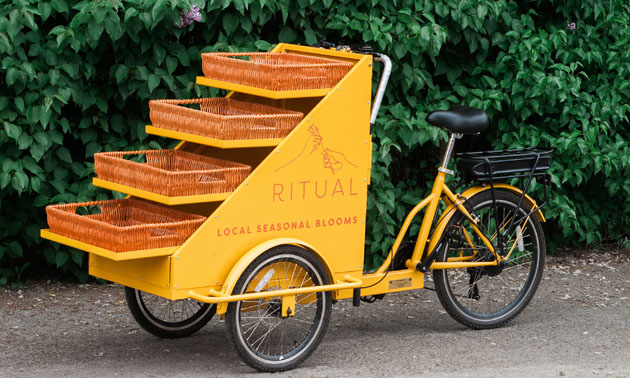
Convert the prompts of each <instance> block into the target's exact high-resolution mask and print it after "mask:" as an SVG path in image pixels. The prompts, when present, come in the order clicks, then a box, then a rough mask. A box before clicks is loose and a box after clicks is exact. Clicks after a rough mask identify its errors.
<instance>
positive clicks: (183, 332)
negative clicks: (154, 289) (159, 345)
mask: <svg viewBox="0 0 630 378" xmlns="http://www.w3.org/2000/svg"><path fill="white" fill-rule="evenodd" d="M125 299H126V300H127V306H128V307H129V311H130V312H131V315H132V316H133V317H134V319H135V320H136V321H137V322H138V324H139V325H140V326H141V327H142V328H144V330H145V331H147V332H149V333H151V334H153V335H155V336H157V337H162V338H165V339H176V338H180V337H186V336H189V335H191V334H193V333H195V332H197V331H198V330H200V329H201V328H202V327H203V326H204V325H206V323H208V322H209V321H210V319H212V317H213V316H214V314H215V312H216V308H217V306H216V305H214V304H213V305H210V304H207V303H201V302H197V301H195V300H192V299H180V300H177V301H171V300H168V299H165V298H162V297H159V296H157V295H153V294H149V293H147V292H144V291H141V290H137V289H134V288H131V287H127V286H125Z"/></svg>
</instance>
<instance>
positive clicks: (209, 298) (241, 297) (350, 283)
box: [188, 275, 363, 314]
mask: <svg viewBox="0 0 630 378" xmlns="http://www.w3.org/2000/svg"><path fill="white" fill-rule="evenodd" d="M362 284H363V281H362V280H360V279H358V278H354V277H352V276H350V275H346V276H345V277H344V278H343V281H337V282H336V283H334V284H329V285H320V286H309V287H300V288H294V289H281V290H273V291H263V292H260V293H246V294H235V295H231V294H225V293H224V292H222V291H216V290H210V292H209V293H208V295H202V294H199V293H197V292H196V291H194V290H191V291H189V292H188V297H190V298H192V299H195V300H198V301H199V302H204V303H219V304H222V303H229V302H238V301H247V300H254V299H261V298H271V297H285V296H289V295H297V294H308V293H319V292H322V291H334V290H347V289H355V288H357V287H360V286H361V285H362ZM217 313H218V314H222V313H224V311H223V312H219V308H218V307H217Z"/></svg>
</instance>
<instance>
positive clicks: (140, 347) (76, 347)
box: [0, 252, 630, 378]
mask: <svg viewBox="0 0 630 378" xmlns="http://www.w3.org/2000/svg"><path fill="white" fill-rule="evenodd" d="M629 297H630V253H628V252H607V253H604V252H599V253H592V252H583V253H579V254H578V255H577V257H576V256H570V255H567V254H563V255H561V256H559V257H550V258H549V261H548V264H547V270H546V273H545V277H544V279H543V282H542V283H541V287H540V289H539V291H538V293H537V295H536V298H535V299H534V301H533V302H532V303H531V304H530V306H529V307H528V308H527V309H526V310H525V311H524V312H523V313H522V314H521V315H520V316H519V317H518V318H517V319H516V320H515V321H513V322H512V323H511V324H509V325H507V326H506V327H503V328H500V329H494V330H487V331H472V330H469V329H466V328H464V327H462V326H460V325H459V324H458V323H456V322H455V321H453V320H452V319H451V318H450V317H449V316H448V315H447V314H446V313H445V312H444V311H443V310H442V308H441V306H440V304H439V302H438V300H437V297H436V295H435V293H434V292H432V291H428V290H423V291H415V292H411V293H402V294H396V295H389V296H387V297H385V299H384V300H382V301H377V302H376V303H374V304H362V305H361V307H359V308H354V307H352V306H351V302H349V301H343V302H339V303H337V304H336V305H335V307H334V310H333V314H332V318H331V323H330V326H329V329H328V333H327V334H326V336H325V338H324V340H323V342H322V344H321V345H320V346H319V348H318V349H317V350H316V351H315V353H314V354H313V355H312V356H311V357H310V358H309V359H308V360H306V362H305V363H304V364H303V365H301V366H300V367H299V368H297V369H295V370H292V371H289V372H286V373H282V374H275V375H274V376H276V377H278V376H280V377H284V376H292V377H304V376H306V377H311V376H315V377H321V376H330V377H340V376H348V377H354V376H361V377H383V376H387V377H390V376H421V375H424V376H428V377H440V376H444V377H445V376H449V377H451V376H455V377H503V376H509V377H512V376H514V377H559V376H567V377H599V376H605V377H630V299H629ZM250 374H251V375H252V376H256V377H265V376H267V375H268V374H257V373H255V372H254V371H253V370H252V369H250V368H249V367H248V366H246V365H245V364H243V363H242V362H241V361H240V359H239V358H238V356H237V354H236V353H235V352H233V351H232V349H231V347H230V345H229V341H228V340H227V337H226V332H225V329H224V324H223V322H222V321H221V320H220V319H218V318H217V319H213V320H212V321H211V322H210V324H209V325H208V326H206V327H205V328H204V329H202V330H201V331H200V332H198V333H197V334H195V335H193V336H191V337H189V338H186V339H179V340H161V339H158V338H155V337H153V336H151V335H149V334H147V333H146V332H144V331H143V330H142V329H140V328H139V327H138V326H137V324H136V323H135V322H134V320H133V319H132V318H131V316H130V315H129V312H128V310H127V308H126V305H125V303H124V296H123V292H122V288H121V287H120V286H116V285H109V286H103V285H68V284H59V283H45V282H30V283H27V285H26V287H25V288H24V289H22V290H16V289H7V288H4V289H0V377H16V378H17V377H213V376H237V375H238V376H240V375H250Z"/></svg>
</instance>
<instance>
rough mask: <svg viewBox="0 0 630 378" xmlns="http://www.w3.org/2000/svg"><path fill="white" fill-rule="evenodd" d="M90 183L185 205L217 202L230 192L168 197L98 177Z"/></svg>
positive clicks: (159, 201) (226, 196) (150, 198)
mask: <svg viewBox="0 0 630 378" xmlns="http://www.w3.org/2000/svg"><path fill="white" fill-rule="evenodd" d="M92 185H94V186H98V187H99V188H104V189H109V190H113V191H116V192H120V193H125V194H129V195H132V196H134V197H139V198H144V199H148V200H151V201H153V202H158V203H163V204H165V205H169V206H173V205H186V204H191V203H205V202H219V201H223V200H225V199H226V198H228V197H229V196H230V194H231V192H230V193H211V194H197V195H192V196H181V197H169V196H165V195H163V194H157V193H153V192H149V191H146V190H142V189H138V188H134V187H131V186H127V185H123V184H117V183H115V182H111V181H105V180H102V179H100V178H98V177H94V178H92Z"/></svg>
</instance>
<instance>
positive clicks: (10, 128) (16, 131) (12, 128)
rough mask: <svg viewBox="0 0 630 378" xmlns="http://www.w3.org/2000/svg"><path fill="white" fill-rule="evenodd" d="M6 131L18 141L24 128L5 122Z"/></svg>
mask: <svg viewBox="0 0 630 378" xmlns="http://www.w3.org/2000/svg"><path fill="white" fill-rule="evenodd" d="M4 131H6V132H7V135H8V136H9V138H12V139H15V140H16V141H17V140H18V138H19V137H20V134H21V133H22V130H21V129H20V127H19V126H17V125H14V124H12V123H9V122H5V123H4Z"/></svg>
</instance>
